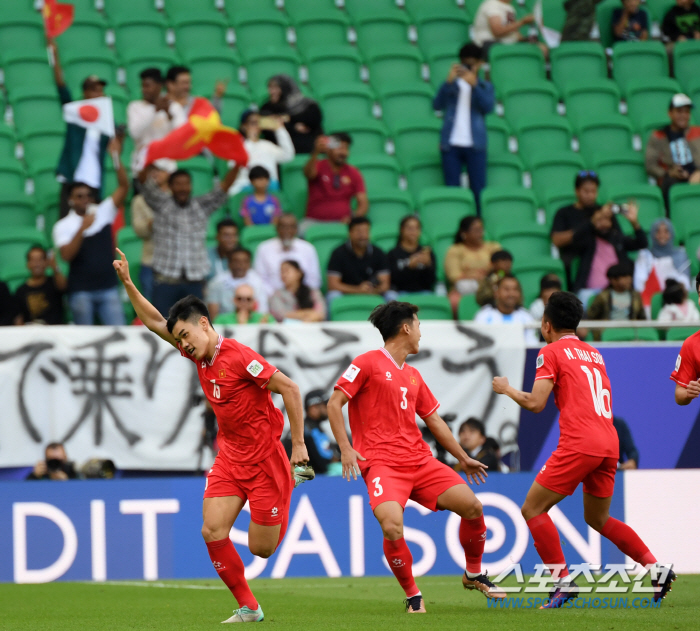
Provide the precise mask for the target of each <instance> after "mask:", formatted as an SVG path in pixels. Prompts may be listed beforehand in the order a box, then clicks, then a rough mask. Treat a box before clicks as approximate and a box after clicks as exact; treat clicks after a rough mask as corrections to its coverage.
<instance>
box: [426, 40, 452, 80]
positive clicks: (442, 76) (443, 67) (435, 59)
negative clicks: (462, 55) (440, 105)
mask: <svg viewBox="0 0 700 631" xmlns="http://www.w3.org/2000/svg"><path fill="white" fill-rule="evenodd" d="M423 52H424V54H425V58H426V60H427V61H428V68H429V70H430V83H431V84H432V85H433V88H434V89H436V90H437V89H438V88H439V87H440V86H441V85H442V84H443V82H444V81H445V80H446V79H447V75H448V74H449V72H450V69H451V68H452V64H456V63H459V55H458V52H459V45H458V46H455V43H454V42H446V41H444V42H442V44H433V45H432V46H431V47H430V50H424V51H423Z"/></svg>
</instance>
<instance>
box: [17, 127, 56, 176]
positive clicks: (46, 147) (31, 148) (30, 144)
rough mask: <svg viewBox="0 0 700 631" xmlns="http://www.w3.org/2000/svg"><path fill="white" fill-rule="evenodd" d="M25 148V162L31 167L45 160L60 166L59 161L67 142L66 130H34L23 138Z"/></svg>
mask: <svg viewBox="0 0 700 631" xmlns="http://www.w3.org/2000/svg"><path fill="white" fill-rule="evenodd" d="M21 140H22V147H23V148H24V161H25V162H26V163H27V164H28V165H29V167H30V168H31V166H32V165H33V164H37V163H40V162H42V161H43V160H53V161H54V163H55V164H58V159H59V157H60V155H61V151H63V144H64V142H65V131H64V130H59V131H56V130H48V129H34V130H31V131H29V132H28V133H27V134H25V135H23V136H22V137H21Z"/></svg>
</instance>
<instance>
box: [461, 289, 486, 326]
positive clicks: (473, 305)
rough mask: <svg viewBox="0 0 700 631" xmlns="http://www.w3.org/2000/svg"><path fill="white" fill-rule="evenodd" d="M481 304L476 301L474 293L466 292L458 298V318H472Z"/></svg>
mask: <svg viewBox="0 0 700 631" xmlns="http://www.w3.org/2000/svg"><path fill="white" fill-rule="evenodd" d="M479 309H481V305H480V304H479V303H478V302H477V301H476V294H466V295H464V296H462V297H461V298H460V299H459V306H458V307H457V319H458V320H473V319H474V316H475V315H476V312H477V311H479Z"/></svg>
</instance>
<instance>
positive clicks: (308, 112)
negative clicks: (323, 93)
mask: <svg viewBox="0 0 700 631" xmlns="http://www.w3.org/2000/svg"><path fill="white" fill-rule="evenodd" d="M267 93H268V95H269V99H268V101H267V102H266V103H264V104H263V105H262V106H261V107H260V115H261V116H280V117H282V120H283V122H284V125H285V127H286V128H287V131H288V132H289V135H290V136H291V138H292V142H293V143H294V150H295V151H296V153H298V154H299V153H311V152H312V151H313V148H314V143H315V142H316V138H317V137H318V136H320V135H321V134H322V133H323V128H322V121H323V114H322V113H321V108H320V107H319V106H318V103H316V101H314V100H313V99H310V98H308V97H306V96H304V95H303V94H302V92H301V90H300V89H299V86H297V84H296V82H295V81H294V80H293V79H292V78H291V77H289V76H287V75H285V74H280V75H275V76H274V77H272V78H271V79H270V80H269V81H268V82H267ZM267 139H268V140H273V138H269V137H268V138H267Z"/></svg>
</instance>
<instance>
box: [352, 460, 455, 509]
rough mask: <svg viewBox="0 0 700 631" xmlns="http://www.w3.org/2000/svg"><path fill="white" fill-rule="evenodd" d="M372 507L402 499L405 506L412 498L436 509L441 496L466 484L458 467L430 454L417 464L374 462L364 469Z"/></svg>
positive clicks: (422, 504)
mask: <svg viewBox="0 0 700 631" xmlns="http://www.w3.org/2000/svg"><path fill="white" fill-rule="evenodd" d="M362 477H363V478H364V480H365V484H366V485H367V491H368V492H369V505H370V506H371V507H372V510H374V509H375V508H377V506H379V505H380V504H383V503H384V502H398V503H399V504H401V506H402V507H404V508H405V506H406V502H408V500H409V499H411V500H413V501H414V502H418V503H419V504H420V505H421V506H425V507H426V508H429V509H430V510H432V511H436V510H437V501H438V496H439V495H441V494H442V493H444V492H445V491H446V490H447V489H449V488H452V487H453V486H456V485H457V484H466V482H465V481H464V480H463V479H462V478H461V477H460V475H459V473H457V472H456V471H455V470H454V469H450V467H448V466H447V465H446V464H443V463H442V462H439V461H438V460H435V458H430V460H427V461H426V462H425V463H424V464H420V465H417V466H414V467H392V466H390V465H385V464H373V465H370V466H369V467H368V468H367V469H365V470H364V471H363V472H362Z"/></svg>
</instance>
